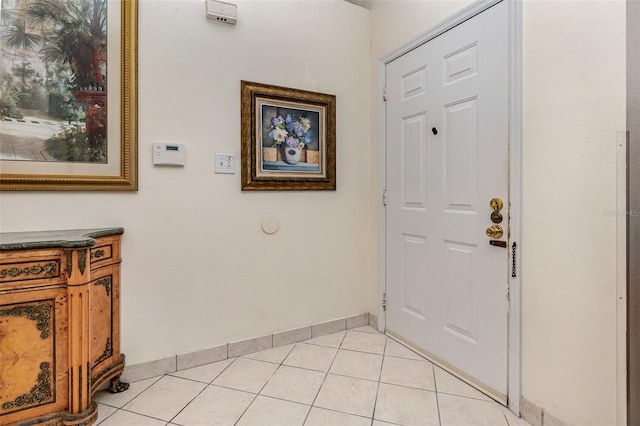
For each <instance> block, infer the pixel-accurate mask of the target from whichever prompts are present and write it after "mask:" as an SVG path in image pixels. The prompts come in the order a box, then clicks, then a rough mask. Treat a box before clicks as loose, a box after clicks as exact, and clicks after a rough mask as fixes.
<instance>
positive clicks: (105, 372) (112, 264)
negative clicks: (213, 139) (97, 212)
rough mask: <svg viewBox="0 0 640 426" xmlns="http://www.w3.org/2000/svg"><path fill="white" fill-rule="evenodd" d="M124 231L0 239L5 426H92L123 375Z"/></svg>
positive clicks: (0, 407)
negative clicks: (105, 391) (106, 388)
mask: <svg viewBox="0 0 640 426" xmlns="http://www.w3.org/2000/svg"><path fill="white" fill-rule="evenodd" d="M122 233H123V229H122V228H113V229H96V230H80V231H65V232H62V231H55V232H44V233H3V234H0V337H1V338H0V359H2V362H0V425H27V424H28V425H33V424H37V425H90V424H93V423H95V421H96V419H97V405H96V404H95V403H94V402H93V401H92V396H93V394H94V393H95V392H96V391H97V390H98V389H99V388H100V387H101V385H103V384H104V383H106V382H107V381H108V380H114V382H115V383H113V384H112V387H114V388H117V389H118V390H124V389H126V387H128V386H127V385H126V384H121V383H120V382H119V380H118V378H119V376H120V374H122V371H123V370H124V355H122V354H121V353H120V262H121V259H120V238H121V234H122Z"/></svg>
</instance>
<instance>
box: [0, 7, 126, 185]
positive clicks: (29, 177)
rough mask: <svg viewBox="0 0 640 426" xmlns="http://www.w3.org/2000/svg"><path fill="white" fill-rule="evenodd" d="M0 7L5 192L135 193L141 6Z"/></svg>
mask: <svg viewBox="0 0 640 426" xmlns="http://www.w3.org/2000/svg"><path fill="white" fill-rule="evenodd" d="M2 7H3V10H2V16H3V22H2V26H3V28H1V30H2V35H3V45H4V48H3V52H2V57H1V58H0V73H2V74H3V77H5V78H3V79H2V84H3V85H4V84H7V83H6V82H7V81H10V82H11V84H13V86H11V87H9V86H7V87H2V93H3V96H2V100H1V102H0V112H1V114H2V117H1V119H2V128H1V129H0V190H3V191H116V190H118V191H136V190H137V189H138V90H137V56H138V55H137V53H138V22H137V21H138V1H137V0H66V1H60V0H40V1H38V2H26V1H18V2H3V3H2ZM53 8H58V10H57V11H56V13H52V12H53ZM49 9H51V11H50V10H49ZM50 12H51V13H50ZM5 18H7V19H5ZM73 23H75V24H78V25H72V24H73ZM69 28H71V29H69ZM20 29H22V30H21V31H20ZM8 37H9V38H8ZM76 42H77V43H76ZM65 43H66V44H65ZM78 46H79V47H78ZM7 77H8V78H7ZM23 86H24V87H23ZM19 92H20V93H21V94H20V95H19V96H13V98H12V97H11V96H10V95H12V94H16V93H19Z"/></svg>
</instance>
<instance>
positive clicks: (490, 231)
mask: <svg viewBox="0 0 640 426" xmlns="http://www.w3.org/2000/svg"><path fill="white" fill-rule="evenodd" d="M503 234H504V231H503V230H502V226H500V225H492V226H490V227H488V228H487V237H489V238H495V239H498V238H502V235H503Z"/></svg>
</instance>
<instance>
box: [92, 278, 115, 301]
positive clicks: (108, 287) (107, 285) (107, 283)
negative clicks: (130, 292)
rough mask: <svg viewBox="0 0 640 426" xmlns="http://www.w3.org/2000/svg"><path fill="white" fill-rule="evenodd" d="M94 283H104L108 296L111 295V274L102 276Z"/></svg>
mask: <svg viewBox="0 0 640 426" xmlns="http://www.w3.org/2000/svg"><path fill="white" fill-rule="evenodd" d="M94 285H103V286H104V289H105V290H106V291H107V296H110V295H111V276H108V277H104V278H100V279H99V280H96V281H95V282H94Z"/></svg>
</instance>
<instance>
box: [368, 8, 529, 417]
mask: <svg viewBox="0 0 640 426" xmlns="http://www.w3.org/2000/svg"><path fill="white" fill-rule="evenodd" d="M501 1H506V2H507V3H508V9H509V11H508V14H509V22H508V26H509V32H508V37H509V44H508V45H509V48H508V50H509V51H508V56H509V57H508V64H509V82H508V84H509V199H510V208H509V231H510V235H509V242H510V244H512V243H513V242H516V244H517V251H516V256H517V266H518V267H517V268H516V274H515V275H516V277H510V278H509V304H508V313H509V315H508V328H509V330H508V341H507V346H508V356H507V370H508V371H507V380H508V392H507V397H508V403H507V405H508V407H509V409H510V410H511V411H512V412H513V413H515V414H516V415H518V416H519V415H520V398H521V394H522V389H521V351H522V344H521V334H522V291H521V283H522V278H521V277H522V267H521V265H522V263H523V262H522V253H523V250H522V247H523V244H522V114H523V95H522V87H523V85H522V50H523V49H522V2H521V0H478V1H475V2H473V3H471V4H469V5H468V6H466V7H464V8H463V9H460V10H459V11H458V12H456V13H455V14H453V15H452V16H450V17H449V18H447V19H445V20H443V21H441V22H440V23H439V24H437V25H436V26H434V27H432V28H431V29H429V30H427V31H426V32H425V33H423V34H421V35H419V36H418V37H416V38H414V39H413V40H411V41H409V42H408V43H407V44H405V45H404V46H402V47H400V48H398V49H396V50H394V51H392V52H391V53H389V54H387V55H385V56H384V57H382V58H381V59H380V60H379V62H378V86H379V87H378V89H379V90H378V106H379V108H378V123H379V126H378V140H379V146H378V158H379V162H378V171H379V173H378V198H379V199H378V206H379V207H378V217H379V221H378V241H379V242H380V244H379V246H378V265H379V268H378V288H379V294H380V295H381V297H380V303H379V309H378V330H379V331H380V332H384V331H385V326H386V321H385V310H384V296H383V295H384V294H385V293H386V278H385V277H386V244H387V241H386V220H387V218H386V207H385V205H384V204H385V200H384V197H385V195H384V193H385V189H386V179H387V176H386V105H385V100H384V97H385V81H386V66H387V64H388V63H390V62H391V61H393V60H395V59H398V58H399V57H400V56H402V55H404V54H406V53H408V52H409V51H411V50H413V49H415V48H416V47H418V46H420V45H423V44H424V43H426V42H428V41H429V40H432V39H434V38H436V37H437V36H439V35H441V34H443V33H444V32H446V31H448V30H450V29H452V28H453V27H455V26H457V25H459V24H461V23H462V22H464V21H466V20H468V19H470V18H472V17H474V16H476V15H478V14H480V13H481V12H483V11H485V10H487V9H488V8H490V7H491V6H494V5H496V4H498V3H500V2H501ZM509 250H511V246H510V247H509Z"/></svg>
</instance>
